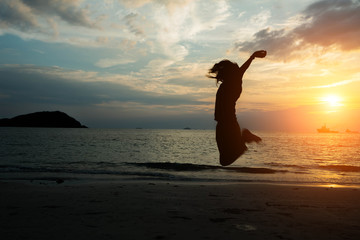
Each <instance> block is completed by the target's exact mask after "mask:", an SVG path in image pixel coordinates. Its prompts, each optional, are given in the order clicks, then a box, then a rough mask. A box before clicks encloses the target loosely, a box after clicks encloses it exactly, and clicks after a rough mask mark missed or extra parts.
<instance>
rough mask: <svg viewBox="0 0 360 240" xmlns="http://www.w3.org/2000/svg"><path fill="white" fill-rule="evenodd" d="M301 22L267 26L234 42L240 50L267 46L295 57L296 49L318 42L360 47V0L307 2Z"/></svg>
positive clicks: (278, 55)
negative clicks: (250, 35)
mask: <svg viewBox="0 0 360 240" xmlns="http://www.w3.org/2000/svg"><path fill="white" fill-rule="evenodd" d="M300 16H301V18H302V22H303V23H302V24H300V25H299V26H297V27H296V28H294V29H292V30H290V31H289V30H287V29H285V28H283V29H271V28H266V29H263V30H261V31H259V32H257V33H256V34H255V35H254V36H253V39H252V40H251V41H244V42H237V43H236V44H235V47H236V48H237V49H238V50H239V51H246V52H248V51H252V50H253V49H267V50H268V52H269V53H270V54H271V56H272V57H275V58H277V59H285V60H289V59H293V58H295V57H298V55H297V54H296V52H297V51H300V50H303V49H306V48H309V47H311V46H318V47H321V48H323V49H325V50H326V48H328V47H333V46H335V47H338V48H340V49H341V50H343V51H350V50H355V49H359V48H360V41H359V39H360V28H359V23H360V1H359V0H353V1H352V0H324V1H318V2H315V3H313V4H311V5H309V6H308V7H307V8H306V9H305V10H304V11H303V12H302V13H301V15H300Z"/></svg>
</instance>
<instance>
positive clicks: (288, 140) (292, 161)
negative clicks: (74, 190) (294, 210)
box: [0, 128, 360, 186]
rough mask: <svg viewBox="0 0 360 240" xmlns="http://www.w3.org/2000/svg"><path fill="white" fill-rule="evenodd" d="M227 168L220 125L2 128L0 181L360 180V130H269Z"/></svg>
mask: <svg viewBox="0 0 360 240" xmlns="http://www.w3.org/2000/svg"><path fill="white" fill-rule="evenodd" d="M255 134H257V135H259V136H261V137H262V139H263V141H262V143H260V144H256V143H254V144H249V145H248V147H249V150H248V151H247V152H246V153H245V154H244V155H243V156H241V157H240V158H239V159H238V160H237V161H236V162H235V163H234V164H232V165H231V166H228V167H221V166H220V165H219V162H218V151H217V147H216V142H215V131H214V130H152V129H57V128H0V136H1V137H0V180H31V181H37V180H49V181H53V180H56V179H63V180H65V181H75V182H76V181H82V180H96V181H100V180H109V179H111V180H116V179H121V180H137V179H143V180H155V179H156V180H165V181H188V182H219V183H223V182H269V183H285V184H286V183H291V184H294V183H295V184H339V185H357V186H360V134H347V133H338V134H319V133H310V134H299V133H296V134H294V133H262V132H255Z"/></svg>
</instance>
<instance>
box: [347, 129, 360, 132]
mask: <svg viewBox="0 0 360 240" xmlns="http://www.w3.org/2000/svg"><path fill="white" fill-rule="evenodd" d="M345 132H346V133H359V132H358V131H351V130H349V129H346V131H345Z"/></svg>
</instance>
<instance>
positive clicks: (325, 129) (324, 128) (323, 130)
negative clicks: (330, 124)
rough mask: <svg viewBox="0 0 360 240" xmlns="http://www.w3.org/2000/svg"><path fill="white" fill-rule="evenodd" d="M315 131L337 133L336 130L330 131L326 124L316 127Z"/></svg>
mask: <svg viewBox="0 0 360 240" xmlns="http://www.w3.org/2000/svg"><path fill="white" fill-rule="evenodd" d="M317 131H318V133H338V131H332V130H330V128H327V127H326V124H324V126H322V127H321V128H318V129H317Z"/></svg>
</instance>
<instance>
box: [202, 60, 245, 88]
mask: <svg viewBox="0 0 360 240" xmlns="http://www.w3.org/2000/svg"><path fill="white" fill-rule="evenodd" d="M238 72H239V66H238V65H237V63H234V62H231V61H229V60H227V59H224V60H222V61H220V62H218V63H216V64H215V65H214V66H213V67H212V68H211V69H209V74H208V75H207V77H209V78H215V79H216V83H219V82H226V81H230V80H231V79H234V77H236V76H237V73H238Z"/></svg>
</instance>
